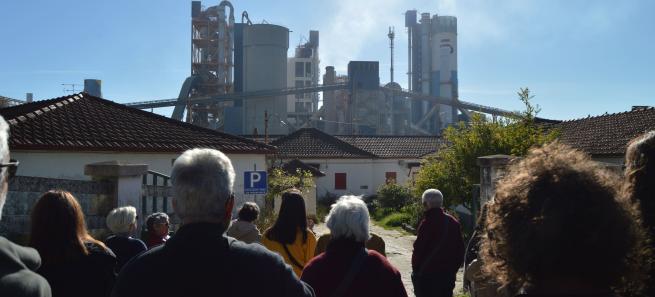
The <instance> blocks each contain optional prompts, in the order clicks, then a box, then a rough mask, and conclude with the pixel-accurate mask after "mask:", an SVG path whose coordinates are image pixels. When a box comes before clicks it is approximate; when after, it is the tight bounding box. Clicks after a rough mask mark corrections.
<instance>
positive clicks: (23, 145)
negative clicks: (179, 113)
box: [0, 93, 276, 154]
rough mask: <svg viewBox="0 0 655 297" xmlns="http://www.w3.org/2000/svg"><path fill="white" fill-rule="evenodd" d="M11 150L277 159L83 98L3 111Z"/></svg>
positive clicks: (241, 143) (248, 143) (243, 143)
mask: <svg viewBox="0 0 655 297" xmlns="http://www.w3.org/2000/svg"><path fill="white" fill-rule="evenodd" d="M0 115H2V116H3V117H4V118H5V120H6V121H7V122H8V123H9V125H10V127H11V135H10V138H9V146H10V148H11V149H12V150H58V151H114V152H166V153H181V152H183V151H185V150H187V149H192V148H212V149H218V150H221V151H222V152H224V153H238V154H273V153H275V152H276V148H275V147H273V146H270V145H266V144H263V143H260V142H256V141H254V140H250V139H246V138H243V137H239V136H235V135H230V134H226V133H222V132H217V131H214V130H210V129H206V128H202V127H198V126H194V125H191V124H188V123H184V122H180V121H177V120H173V119H170V118H167V117H164V116H160V115H157V114H154V113H150V112H146V111H142V110H139V109H134V108H131V107H127V106H125V105H123V104H118V103H115V102H112V101H109V100H105V99H102V98H98V97H94V96H91V95H89V94H87V93H79V94H74V95H69V96H64V97H58V98H54V99H49V100H42V101H35V102H31V103H26V104H22V105H18V106H13V107H7V108H2V109H0Z"/></svg>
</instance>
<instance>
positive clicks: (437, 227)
mask: <svg viewBox="0 0 655 297" xmlns="http://www.w3.org/2000/svg"><path fill="white" fill-rule="evenodd" d="M444 216H445V221H447V222H448V226H447V228H448V234H447V235H446V237H447V238H444V239H443V240H444V242H443V243H441V247H440V249H439V251H438V252H437V254H435V255H434V257H433V258H432V259H431V260H430V263H426V264H425V270H423V274H424V275H434V274H447V275H455V274H456V273H457V270H458V269H459V267H460V266H461V265H462V262H463V261H464V240H463V239H462V231H461V229H460V225H459V222H458V221H457V220H456V219H455V218H453V217H452V216H451V215H449V214H446V213H444V211H443V209H441V208H432V209H429V210H427V211H425V214H424V217H423V220H422V221H421V223H420V224H419V226H418V234H417V236H416V241H415V242H414V253H412V270H413V271H414V273H418V272H419V271H418V270H419V269H421V266H422V265H423V263H424V262H426V261H428V258H429V257H430V254H432V251H433V250H434V249H435V248H436V245H437V243H438V242H439V241H440V240H441V238H442V237H443V236H444V234H443V233H444V228H443V224H444V222H445V221H444Z"/></svg>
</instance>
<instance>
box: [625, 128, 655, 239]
mask: <svg viewBox="0 0 655 297" xmlns="http://www.w3.org/2000/svg"><path fill="white" fill-rule="evenodd" d="M625 159H626V160H625V165H626V169H625V185H624V193H625V194H626V196H628V197H630V198H631V199H632V201H634V202H637V203H639V204H640V209H641V214H642V217H643V221H644V224H645V225H646V226H647V227H648V228H649V229H650V232H651V234H652V235H655V131H650V132H647V133H645V134H643V135H640V136H639V137H637V138H635V139H634V140H632V141H631V142H630V143H629V145H628V149H627V150H626V156H625Z"/></svg>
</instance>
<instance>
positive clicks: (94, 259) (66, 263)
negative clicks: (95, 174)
mask: <svg viewBox="0 0 655 297" xmlns="http://www.w3.org/2000/svg"><path fill="white" fill-rule="evenodd" d="M31 220H32V231H31V234H30V246H32V247H33V248H35V249H36V250H37V251H39V254H40V255H41V259H42V263H43V265H41V268H39V270H38V271H37V272H38V273H39V274H41V275H42V276H43V277H44V278H45V279H46V280H47V281H48V283H50V287H51V288H52V296H54V297H57V296H66V297H74V296H109V294H110V292H111V289H112V287H113V285H114V280H115V278H116V276H115V274H114V268H115V266H116V256H115V255H114V253H113V252H112V251H111V250H110V249H108V248H107V246H105V244H104V243H102V242H101V241H99V240H96V239H94V238H93V237H91V235H90V234H89V232H88V231H87V229H86V223H85V222H84V213H82V207H80V204H79V203H78V202H77V200H76V199H75V197H74V196H73V194H71V193H70V192H67V191H60V190H56V191H48V192H46V193H45V194H43V195H42V196H41V198H39V200H38V201H37V202H36V204H35V205H34V209H32V214H31Z"/></svg>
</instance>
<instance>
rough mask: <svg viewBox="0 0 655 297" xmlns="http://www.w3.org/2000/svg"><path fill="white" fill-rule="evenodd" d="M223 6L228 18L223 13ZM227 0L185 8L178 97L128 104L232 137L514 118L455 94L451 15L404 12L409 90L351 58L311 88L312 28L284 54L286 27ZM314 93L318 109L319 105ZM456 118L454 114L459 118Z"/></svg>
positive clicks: (405, 130) (407, 131)
mask: <svg viewBox="0 0 655 297" xmlns="http://www.w3.org/2000/svg"><path fill="white" fill-rule="evenodd" d="M228 8H229V13H228V11H227V9H228ZM233 10H234V8H233V6H232V5H231V4H230V2H228V1H223V2H221V3H220V4H219V5H218V6H212V7H209V8H204V7H202V5H201V3H200V2H199V1H193V2H192V13H191V15H192V32H193V34H192V40H191V45H192V61H191V65H192V66H191V76H190V77H189V78H187V79H186V81H185V82H184V84H183V86H182V89H181V90H180V95H179V96H178V98H176V99H162V100H152V101H144V102H133V103H128V104H127V105H128V106H132V107H135V108H140V109H151V108H158V107H166V106H174V107H175V109H174V112H173V116H172V117H173V118H174V119H177V120H183V115H184V112H185V111H187V116H186V121H187V122H191V123H193V124H196V125H200V126H204V127H209V128H212V129H217V130H220V131H223V132H228V133H231V134H239V135H280V134H288V133H290V132H293V131H296V130H298V129H301V128H306V127H315V128H319V129H323V130H324V131H326V132H327V133H330V134H355V135H440V134H441V131H442V130H443V129H444V128H446V127H447V126H448V125H451V124H453V123H455V122H457V121H460V120H467V119H468V118H469V116H470V112H469V111H476V112H481V113H487V114H491V115H493V116H514V113H513V112H510V111H507V110H502V109H498V108H494V107H488V106H482V105H479V104H475V103H470V102H464V101H462V100H460V99H459V98H458V78H457V19H456V18H455V17H453V16H438V15H433V16H431V15H430V13H422V14H421V19H420V20H417V12H416V10H410V11H407V12H406V14H405V21H406V26H407V31H408V39H409V42H408V49H407V50H408V52H409V55H408V56H409V58H408V59H409V61H408V62H409V63H408V64H409V66H408V79H409V84H408V89H402V88H401V86H400V85H399V84H397V83H396V82H394V81H393V71H394V69H393V51H394V45H393V41H394V38H395V32H394V30H393V28H389V33H388V34H387V36H388V37H389V41H390V49H391V69H390V71H391V77H392V81H391V82H389V83H386V84H384V85H381V83H380V75H379V74H380V69H379V62H377V61H350V63H349V64H348V73H347V76H344V75H337V73H336V72H335V71H334V68H333V67H327V68H326V73H325V76H324V77H323V84H322V85H319V77H320V75H321V73H320V58H319V51H318V47H319V34H318V33H319V32H318V31H310V33H309V39H308V40H306V42H304V43H301V44H300V45H298V46H297V47H296V48H295V52H294V55H293V56H292V57H289V58H287V51H288V49H289V30H288V29H287V28H285V27H282V26H279V25H274V24H268V23H262V24H253V23H252V22H251V21H250V19H249V17H248V14H247V12H245V11H244V12H243V13H242V18H241V22H240V23H235V21H234V11H233ZM320 92H323V100H322V101H323V104H322V106H319V105H320V102H321V100H320V97H319V96H320V94H319V93H320ZM459 112H461V113H459Z"/></svg>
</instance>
